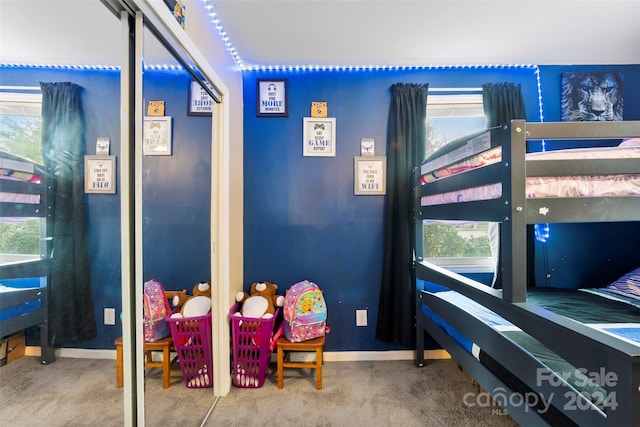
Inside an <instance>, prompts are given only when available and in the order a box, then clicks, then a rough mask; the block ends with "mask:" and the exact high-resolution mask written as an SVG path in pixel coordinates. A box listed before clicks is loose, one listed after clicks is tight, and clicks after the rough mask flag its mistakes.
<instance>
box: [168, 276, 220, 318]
mask: <svg viewBox="0 0 640 427" xmlns="http://www.w3.org/2000/svg"><path fill="white" fill-rule="evenodd" d="M191 293H192V294H193V295H189V296H188V297H187V298H186V299H184V300H181V299H180V298H179V297H178V296H176V297H174V298H173V301H172V303H173V306H174V307H180V311H179V312H176V313H173V314H172V315H171V317H172V318H173V317H199V316H204V315H205V314H207V313H209V312H210V311H211V282H200V283H196V285H195V286H194V287H193V290H192V291H191ZM176 298H177V299H176Z"/></svg>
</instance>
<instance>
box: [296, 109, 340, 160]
mask: <svg viewBox="0 0 640 427" xmlns="http://www.w3.org/2000/svg"><path fill="white" fill-rule="evenodd" d="M302 126H303V134H304V135H303V138H302V155H303V156H318V157H335V155H336V119H335V117H323V118H313V117H304V118H303V123H302Z"/></svg>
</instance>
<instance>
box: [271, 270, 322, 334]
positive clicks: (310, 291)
mask: <svg viewBox="0 0 640 427" xmlns="http://www.w3.org/2000/svg"><path fill="white" fill-rule="evenodd" d="M282 323H283V324H284V336H285V337H286V338H287V339H288V340H289V341H291V342H300V341H307V340H311V339H314V338H318V337H322V336H324V335H325V333H326V332H328V328H327V304H326V303H325V301H324V296H323V295H322V291H321V290H320V288H319V287H318V285H316V284H315V283H313V282H310V281H308V280H304V281H302V282H298V283H296V284H294V285H292V286H291V287H290V288H289V289H288V290H287V292H286V294H285V297H284V319H283V322H282Z"/></svg>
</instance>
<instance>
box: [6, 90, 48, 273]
mask: <svg viewBox="0 0 640 427" xmlns="http://www.w3.org/2000/svg"><path fill="white" fill-rule="evenodd" d="M16 90H20V91H26V92H15V91H16ZM29 92H37V93H29ZM0 115H13V116H41V115H42V93H40V88H39V87H33V86H1V87H0ZM35 219H39V221H40V253H39V254H38V255H35V254H34V255H32V256H29V255H25V254H22V255H21V254H15V255H6V257H3V259H2V260H0V266H3V265H14V264H24V263H31V262H38V261H41V260H42V259H44V258H45V257H46V244H45V240H46V227H47V222H46V218H35Z"/></svg>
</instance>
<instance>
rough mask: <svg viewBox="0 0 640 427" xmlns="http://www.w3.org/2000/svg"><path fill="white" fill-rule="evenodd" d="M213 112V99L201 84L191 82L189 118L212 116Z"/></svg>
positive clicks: (194, 81) (188, 106)
mask: <svg viewBox="0 0 640 427" xmlns="http://www.w3.org/2000/svg"><path fill="white" fill-rule="evenodd" d="M212 110H213V99H212V98H211V96H209V93H208V92H207V91H206V90H204V88H203V87H202V86H201V85H200V83H199V82H198V81H196V80H191V83H190V84H189V103H188V105H187V115H188V116H210V115H211V112H212Z"/></svg>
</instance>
